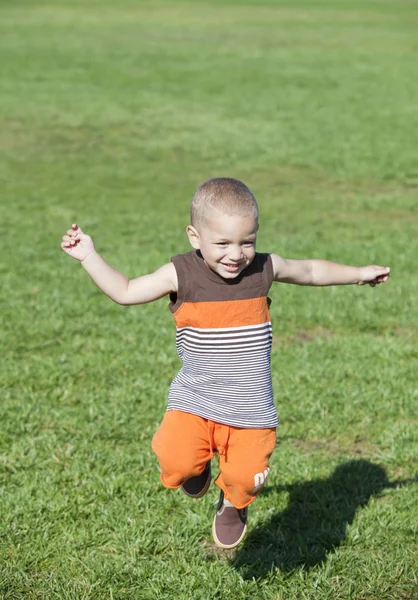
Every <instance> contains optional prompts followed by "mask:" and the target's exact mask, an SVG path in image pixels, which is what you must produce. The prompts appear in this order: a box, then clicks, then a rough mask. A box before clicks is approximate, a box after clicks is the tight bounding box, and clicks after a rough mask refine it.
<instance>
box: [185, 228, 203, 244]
mask: <svg viewBox="0 0 418 600" xmlns="http://www.w3.org/2000/svg"><path fill="white" fill-rule="evenodd" d="M186 233H187V237H188V238H189V242H190V244H191V246H192V248H194V249H195V250H199V248H200V235H199V232H198V231H197V229H195V228H194V227H193V225H188V226H187V227H186Z"/></svg>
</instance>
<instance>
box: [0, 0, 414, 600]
mask: <svg viewBox="0 0 418 600" xmlns="http://www.w3.org/2000/svg"><path fill="white" fill-rule="evenodd" d="M417 27H418V7H417V4H416V3H414V2H412V1H410V2H408V1H407V0H374V1H373V0H364V1H360V0H350V1H349V0H345V1H343V0H318V1H317V0H292V1H290V0H289V1H281V0H277V1H274V0H270V1H256V0H253V1H250V0H247V1H238V0H236V1H233V0H225V1H222V2H221V1H220V0H218V1H215V0H212V1H210V2H209V1H207V2H205V1H200V0H197V1H194V2H192V1H191V0H189V1H184V2H175V1H174V0H173V1H171V2H169V1H166V0H153V1H151V0H149V1H148V2H146V1H143V2H142V1H139V0H138V1H134V0H120V1H118V2H116V1H110V0H89V2H82V1H81V0H71V1H70V0H49V1H48V0H45V1H42V0H32V1H30V0H17V1H12V0H2V2H1V4H0V64H1V69H0V152H1V160H0V180H1V187H2V192H1V196H2V201H1V223H2V235H1V237H0V247H1V254H2V258H3V261H2V266H1V276H2V286H1V288H2V290H1V307H0V308H1V314H2V319H3V327H2V331H1V347H2V360H1V385H2V392H1V395H2V401H1V405H0V406H1V408H0V411H1V412H0V419H1V425H0V428H1V429H0V598H1V599H2V600H6V599H7V600H12V599H25V600H26V599H31V598H36V599H41V598H42V599H48V600H49V599H53V598H58V599H65V600H70V599H71V600H87V599H89V600H90V599H102V598H103V599H109V600H116V599H118V600H119V599H121V600H122V599H133V600H136V599H138V600H142V599H144V600H147V599H149V600H154V599H155V600H163V599H175V600H177V599H178V600H186V599H190V600H208V599H209V600H214V599H219V600H241V599H263V600H293V599H298V600H299V599H303V600H307V599H309V600H325V599H330V600H331V599H332V600H334V599H338V600H413V599H417V598H418V566H417V565H418V544H417V522H418V507H417V489H418V488H417V443H418V434H417V386H416V381H417V371H418V360H417V358H418V351H417V341H418V327H417V326H418V311H417V303H416V299H417V294H418V261H417V257H418V216H417V214H418V213H417V207H418V162H417V157H418V154H417V131H418V111H417V102H418V41H417V40H418V38H417ZM213 176H231V177H237V178H240V179H243V180H244V181H245V182H246V183H247V184H248V185H249V186H250V187H251V188H252V190H253V191H254V193H255V194H256V196H257V198H258V200H259V204H260V208H261V230H260V234H259V241H258V249H259V250H260V251H262V252H267V251H271V252H273V251H274V252H277V253H279V254H281V255H283V256H286V257H291V258H309V257H311V258H314V257H320V258H326V259H330V260H334V261H336V262H343V263H352V264H369V263H376V264H383V265H389V266H390V267H391V269H392V276H391V279H390V281H389V282H388V283H387V284H385V285H382V286H379V287H377V288H375V289H371V288H369V287H367V289H366V288H359V287H355V286H350V287H339V288H317V289H315V288H302V287H295V286H289V285H282V284H275V285H274V286H273V288H272V290H271V298H272V300H273V304H272V311H271V312H272V319H273V326H274V332H275V341H274V348H273V356H272V372H273V382H274V389H275V397H276V404H277V408H278V413H279V416H280V419H281V426H280V428H279V431H278V447H277V449H276V452H275V454H274V456H273V458H272V462H271V466H272V473H271V476H270V478H269V483H268V485H267V487H266V489H265V490H264V492H263V493H262V495H260V497H259V499H258V500H257V502H256V503H255V504H254V505H253V506H252V507H251V509H250V524H249V531H248V534H247V537H246V539H245V541H244V542H243V544H242V545H241V547H240V548H239V549H237V550H236V551H235V552H234V551H231V552H224V551H219V550H217V549H216V548H215V547H214V545H213V543H212V540H211V535H210V525H211V521H212V518H213V513H214V503H215V502H216V500H217V497H218V494H217V490H216V489H215V488H213V489H211V490H210V491H209V493H208V494H207V496H206V497H204V498H202V499H201V500H199V501H192V500H190V499H188V498H187V497H185V496H184V495H182V493H181V492H180V491H175V492H170V491H167V490H165V489H163V487H162V486H161V484H160V483H159V479H158V473H157V465H156V460H155V458H154V456H153V454H152V451H151V447H150V443H151V438H152V435H153V433H154V431H155V429H156V427H157V426H158V423H159V422H160V420H161V418H162V415H163V413H164V410H165V406H166V398H167V391H168V387H169V384H170V381H171V379H172V377H173V376H174V374H175V373H176V371H177V370H178V368H179V361H178V359H177V356H176V354H175V346H174V325H173V323H172V319H171V316H170V314H169V311H168V310H167V300H166V299H163V300H160V301H158V302H156V303H154V304H150V305H146V306H141V307H129V308H126V307H121V306H118V305H116V304H113V303H112V302H111V301H110V300H109V299H107V298H106V297H105V296H104V295H103V294H101V292H100V291H99V290H97V289H96V288H95V286H94V285H93V284H92V283H91V281H90V280H89V278H88V276H87V275H86V274H85V273H84V272H83V270H82V268H81V267H80V265H79V264H78V263H76V262H75V261H73V260H71V259H70V258H68V257H67V256H65V255H64V253H63V252H62V251H61V250H60V247H59V244H60V239H61V236H62V235H63V233H64V231H65V230H66V229H67V228H68V227H69V226H70V225H71V223H72V222H77V223H79V224H80V225H81V226H82V227H83V229H84V230H85V231H86V232H88V233H90V234H91V235H92V237H93V239H94V240H95V243H96V247H97V248H98V250H99V251H100V252H101V253H102V254H103V255H104V256H105V257H106V258H107V259H108V260H109V261H110V262H111V263H112V264H113V265H114V266H115V267H117V268H119V269H121V270H122V271H123V272H125V273H126V274H128V275H129V276H137V275H140V274H142V273H146V272H149V271H151V270H153V269H155V268H157V267H158V266H160V265H161V264H164V263H165V262H168V261H169V259H170V256H171V255H173V254H176V253H179V252H183V251H187V250H188V243H187V240H186V236H185V233H184V227H185V226H186V225H187V223H188V204H189V201H190V198H191V195H192V193H193V191H194V189H195V187H196V186H197V185H198V184H199V183H200V182H202V181H204V180H205V179H207V178H209V177H213Z"/></svg>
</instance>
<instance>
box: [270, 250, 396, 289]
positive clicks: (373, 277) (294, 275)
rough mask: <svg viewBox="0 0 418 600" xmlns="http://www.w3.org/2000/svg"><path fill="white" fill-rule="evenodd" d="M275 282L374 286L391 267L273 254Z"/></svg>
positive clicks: (381, 281)
mask: <svg viewBox="0 0 418 600" xmlns="http://www.w3.org/2000/svg"><path fill="white" fill-rule="evenodd" d="M271 259H272V263H273V271H274V281H281V282H283V283H294V284H296V285H315V286H325V285H350V284H357V285H365V284H369V285H370V286H372V287H374V286H375V285H377V284H379V283H384V282H385V281H387V280H388V279H389V273H390V268H389V267H379V266H377V265H368V266H366V267H352V266H349V265H340V264H337V263H333V262H329V261H328V260H319V259H312V260H290V259H286V258H282V257H281V256H278V255H277V254H271Z"/></svg>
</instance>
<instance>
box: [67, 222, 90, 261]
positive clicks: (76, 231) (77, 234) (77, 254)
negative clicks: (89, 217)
mask: <svg viewBox="0 0 418 600" xmlns="http://www.w3.org/2000/svg"><path fill="white" fill-rule="evenodd" d="M61 248H62V249H63V250H64V252H65V253H66V254H68V255H69V256H72V257H73V258H75V259H77V260H79V261H80V262H83V260H85V259H86V258H87V256H88V255H89V254H91V253H92V252H94V244H93V240H92V239H91V237H90V236H89V235H87V234H85V233H83V232H82V231H81V229H80V227H79V226H78V225H76V224H75V223H73V225H71V229H69V230H68V231H67V233H66V235H64V236H63V237H62V243H61Z"/></svg>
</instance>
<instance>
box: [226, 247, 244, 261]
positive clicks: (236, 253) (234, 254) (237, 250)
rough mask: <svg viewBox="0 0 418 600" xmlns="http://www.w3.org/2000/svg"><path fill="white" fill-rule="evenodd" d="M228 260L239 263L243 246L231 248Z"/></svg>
mask: <svg viewBox="0 0 418 600" xmlns="http://www.w3.org/2000/svg"><path fill="white" fill-rule="evenodd" d="M228 258H229V259H230V260H232V261H233V262H238V261H239V260H240V259H241V258H242V249H241V246H230V247H229V252H228Z"/></svg>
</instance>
